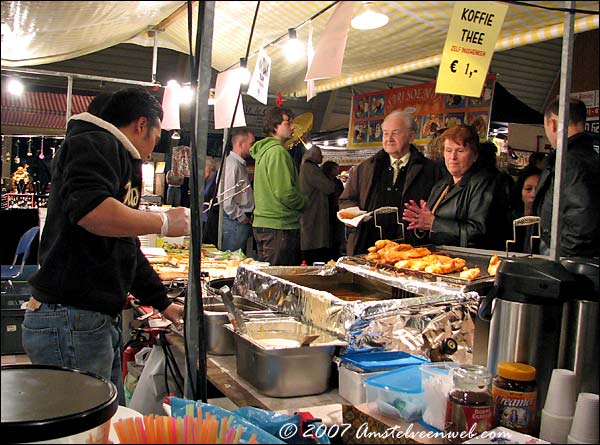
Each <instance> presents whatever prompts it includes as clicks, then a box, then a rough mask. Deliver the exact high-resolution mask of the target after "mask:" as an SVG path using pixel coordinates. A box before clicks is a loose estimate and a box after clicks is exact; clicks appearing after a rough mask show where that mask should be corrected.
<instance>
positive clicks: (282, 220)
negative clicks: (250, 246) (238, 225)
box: [250, 137, 306, 230]
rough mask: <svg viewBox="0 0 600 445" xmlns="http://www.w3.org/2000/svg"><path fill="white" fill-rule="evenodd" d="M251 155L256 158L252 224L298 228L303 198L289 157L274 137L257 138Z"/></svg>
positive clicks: (290, 228)
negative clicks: (258, 139)
mask: <svg viewBox="0 0 600 445" xmlns="http://www.w3.org/2000/svg"><path fill="white" fill-rule="evenodd" d="M250 155H251V156H252V157H253V158H254V160H255V161H256V163H255V165H254V202H255V207H254V221H253V223H252V226H253V227H264V228H269V229H280V230H293V229H299V228H300V216H302V209H303V208H304V205H305V203H306V198H305V197H304V195H303V194H302V193H300V189H299V188H298V174H297V173H296V168H295V167H294V161H293V160H292V157H291V156H290V154H289V153H288V152H287V150H286V149H285V148H284V147H283V145H281V142H280V141H279V140H278V139H276V138H274V137H266V138H264V139H261V140H260V141H258V142H256V143H255V144H254V145H253V146H252V148H251V149H250Z"/></svg>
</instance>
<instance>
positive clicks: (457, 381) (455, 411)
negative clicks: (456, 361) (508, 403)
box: [444, 365, 494, 443]
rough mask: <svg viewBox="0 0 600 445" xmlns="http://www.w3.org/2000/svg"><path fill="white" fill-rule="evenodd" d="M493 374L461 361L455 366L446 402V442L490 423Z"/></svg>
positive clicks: (469, 435) (487, 427) (486, 427)
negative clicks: (457, 366) (463, 363)
mask: <svg viewBox="0 0 600 445" xmlns="http://www.w3.org/2000/svg"><path fill="white" fill-rule="evenodd" d="M491 383H492V375H491V374H490V372H489V371H488V370H487V368H486V367H485V366H479V365H461V366H460V367H459V368H457V369H455V370H454V374H453V377H452V384H453V388H452V390H451V391H450V394H449V395H448V402H447V405H446V426H445V429H444V433H445V439H446V443H459V442H464V441H465V440H468V439H472V438H473V437H475V436H477V435H479V434H481V433H483V432H484V431H489V430H491V429H492V426H493V418H494V403H493V399H492V389H491Z"/></svg>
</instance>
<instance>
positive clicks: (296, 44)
mask: <svg viewBox="0 0 600 445" xmlns="http://www.w3.org/2000/svg"><path fill="white" fill-rule="evenodd" d="M285 57H286V58H287V60H288V62H296V61H298V60H300V59H303V58H304V45H303V44H302V42H301V41H300V40H298V37H297V35H296V30H295V29H294V28H290V29H288V41H287V43H286V44H285Z"/></svg>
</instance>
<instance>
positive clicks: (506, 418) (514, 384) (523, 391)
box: [492, 362, 537, 434]
mask: <svg viewBox="0 0 600 445" xmlns="http://www.w3.org/2000/svg"><path fill="white" fill-rule="evenodd" d="M492 396H493V398H494V426H504V427H506V428H510V429H511V430H514V431H518V432H520V433H525V434H533V433H534V428H535V416H536V405H537V403H536V402H537V388H536V382H535V368H534V367H533V366H530V365H526V364H524V363H515V362H501V363H498V370H497V375H496V376H495V377H494V381H493V384H492Z"/></svg>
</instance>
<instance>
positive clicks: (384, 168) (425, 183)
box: [339, 145, 442, 255]
mask: <svg viewBox="0 0 600 445" xmlns="http://www.w3.org/2000/svg"><path fill="white" fill-rule="evenodd" d="M410 153H411V154H410V159H409V161H408V164H407V167H406V176H405V179H404V183H403V186H402V187H401V188H394V187H392V184H391V181H392V178H393V168H392V167H391V166H390V161H389V155H388V154H387V153H386V152H385V151H384V150H381V151H379V152H377V153H376V154H375V155H373V156H372V157H370V158H369V159H367V160H366V161H363V162H362V163H360V164H359V165H358V166H356V167H355V168H354V169H353V170H352V171H351V173H350V177H349V179H348V183H347V184H346V188H345V189H344V192H343V193H342V195H341V196H340V201H339V202H340V209H346V208H348V207H354V206H358V207H359V208H360V209H361V210H366V211H369V212H370V211H373V210H376V209H377V208H379V207H382V201H381V200H382V195H383V194H385V193H388V196H389V194H392V195H395V197H396V198H395V199H396V200H397V204H396V205H395V206H397V207H398V213H399V217H400V218H402V212H403V211H404V203H406V202H408V201H409V200H411V199H412V200H414V201H416V202H417V203H418V202H419V200H421V199H427V197H428V196H429V193H430V191H431V188H432V187H433V185H434V184H435V183H436V182H437V181H438V180H439V179H440V178H441V176H442V173H441V171H440V169H439V167H438V166H437V165H436V164H435V163H434V162H433V161H431V160H430V159H427V158H426V157H425V156H423V154H421V153H420V152H419V151H418V150H417V149H416V148H415V147H414V146H413V145H411V147H410ZM396 185H397V184H396ZM393 218H394V219H395V215H394V216H393ZM404 225H405V227H407V226H408V221H404ZM384 237H385V235H384ZM377 239H379V233H378V231H377V230H376V229H375V226H374V220H373V219H371V220H370V221H367V222H363V223H362V224H360V225H359V226H358V228H357V229H352V230H350V233H349V235H348V243H347V254H348V255H356V254H361V253H366V251H367V249H368V248H369V247H370V246H372V245H373V244H374V242H375V241H376V240H377ZM405 239H406V241H407V242H409V243H411V244H420V243H422V242H423V241H422V240H419V239H417V238H416V237H415V236H414V233H413V232H412V231H408V230H405Z"/></svg>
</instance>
